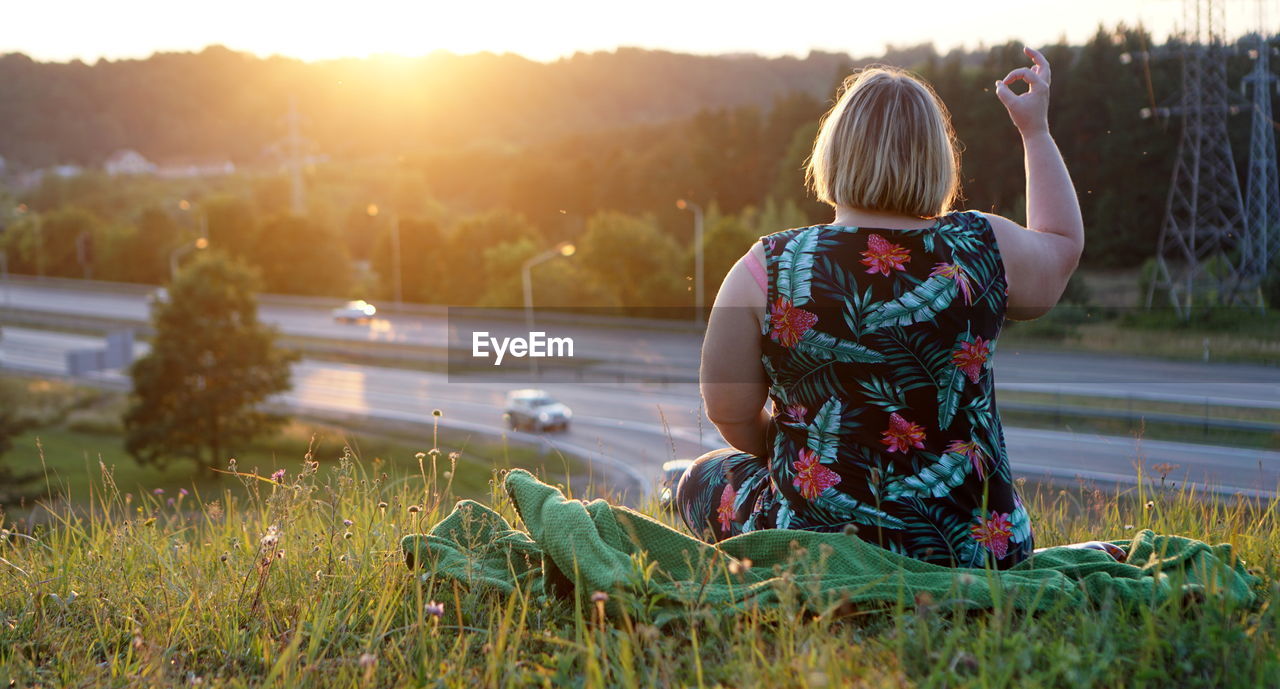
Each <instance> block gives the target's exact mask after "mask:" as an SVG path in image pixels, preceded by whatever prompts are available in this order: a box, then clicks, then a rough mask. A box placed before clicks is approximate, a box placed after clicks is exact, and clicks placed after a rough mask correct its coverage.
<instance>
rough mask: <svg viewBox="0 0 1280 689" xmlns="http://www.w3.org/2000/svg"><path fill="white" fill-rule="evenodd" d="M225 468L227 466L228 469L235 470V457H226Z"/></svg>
mask: <svg viewBox="0 0 1280 689" xmlns="http://www.w3.org/2000/svg"><path fill="white" fill-rule="evenodd" d="M227 468H228V469H230V470H231V471H235V470H236V458H235V457H232V458H231V459H228V460H227Z"/></svg>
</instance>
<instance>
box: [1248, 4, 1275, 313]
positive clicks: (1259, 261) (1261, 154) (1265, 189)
mask: <svg viewBox="0 0 1280 689" xmlns="http://www.w3.org/2000/svg"><path fill="white" fill-rule="evenodd" d="M1258 7H1259V14H1261V7H1262V5H1261V3H1259V6H1258ZM1259 19H1261V17H1259ZM1259 24H1261V21H1260V22H1259ZM1257 40H1258V46H1257V48H1256V49H1254V50H1251V51H1249V52H1250V55H1251V57H1253V58H1254V63H1253V71H1252V72H1250V73H1249V75H1248V76H1246V77H1245V78H1244V83H1245V86H1252V87H1253V103H1252V108H1253V117H1252V126H1251V128H1250V134H1249V181H1248V192H1247V193H1246V195H1245V200H1244V208H1245V218H1246V227H1247V228H1248V233H1247V234H1246V235H1245V241H1244V244H1243V246H1242V252H1241V259H1242V266H1241V267H1242V269H1243V272H1244V273H1245V276H1246V280H1247V284H1248V286H1249V287H1255V288H1256V287H1257V286H1258V285H1259V284H1260V283H1261V281H1262V280H1263V279H1264V278H1265V277H1266V276H1267V270H1268V268H1269V266H1270V265H1271V261H1272V259H1273V258H1275V255H1276V250H1277V249H1280V177H1278V176H1277V175H1276V134H1275V122H1274V121H1273V120H1272V115H1271V91H1272V89H1273V88H1274V87H1273V84H1276V85H1277V86H1280V83H1278V82H1277V79H1276V77H1275V75H1274V74H1272V73H1271V69H1270V62H1271V60H1270V53H1271V46H1270V45H1268V44H1267V39H1266V36H1265V35H1263V34H1262V33H1261V32H1259V33H1258V36H1257Z"/></svg>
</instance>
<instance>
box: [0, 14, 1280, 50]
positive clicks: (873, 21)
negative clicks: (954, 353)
mask: <svg viewBox="0 0 1280 689" xmlns="http://www.w3.org/2000/svg"><path fill="white" fill-rule="evenodd" d="M1222 1H1223V2H1225V11H1226V26H1227V34H1228V35H1229V36H1236V35H1239V34H1242V33H1245V32H1247V31H1250V30H1254V29H1255V27H1257V26H1258V25H1259V8H1260V6H1262V7H1264V9H1265V16H1264V17H1263V22H1264V23H1263V25H1264V26H1270V27H1271V31H1276V30H1280V26H1277V25H1278V24H1280V0H1261V2H1259V0H1222ZM1182 6H1183V2H1182V0H1019V1H1014V0H971V1H969V2H962V1H958V0H774V1H773V2H759V1H757V0H737V1H733V2H727V1H724V0H683V1H678V0H631V1H629V2H614V1H612V0H449V1H448V2H441V1H440V0H399V1H392V0H357V1H354V2H353V1H351V0H346V1H342V2H335V1H333V0H310V1H309V2H298V1H296V0H221V1H220V2H217V3H212V2H207V1H206V2H190V1H189V0H110V1H106V2H104V1H103V0H88V1H84V0H20V1H19V0H0V54H3V53H8V52H21V53H26V54H27V55H30V56H31V57H33V58H35V59H37V60H42V61H68V60H72V59H77V58H78V59H82V60H84V61H86V62H93V61H95V60H97V59H99V58H107V59H118V58H137V57H146V56H148V55H150V54H152V53H154V52H157V51H199V50H201V49H202V48H204V47H205V46H208V45H212V44H221V45H225V46H227V47H228V48H231V49H233V50H240V51H245V52H250V53H254V54H257V55H260V56H267V55H277V54H278V55H287V56H291V57H296V58H301V59H304V60H323V59H330V58H339V57H366V56H369V55H375V54H398V55H405V56H417V55H424V54H427V53H431V52H433V51H436V50H447V51H450V52H454V53H460V54H465V53H473V52H480V51H490V52H498V53H502V52H512V53H518V54H521V55H524V56H526V57H529V58H531V59H535V60H542V61H550V60H555V59H557V58H560V57H565V56H568V55H572V54H573V53H575V52H579V51H582V52H592V51H599V50H613V49H615V48H617V47H619V46H634V47H643V48H655V49H665V50H672V51H677V52H688V53H701V54H716V53H746V52H750V53H758V54H762V55H769V56H776V55H797V56H803V55H805V54H807V53H808V52H809V51H810V50H814V49H816V50H826V51H833V52H844V53H850V54H852V55H855V56H875V55H879V54H881V53H882V52H883V51H884V49H885V47H886V45H897V46H907V45H914V44H918V43H922V42H926V41H932V42H933V43H934V44H935V45H936V46H937V47H938V48H939V50H941V51H943V52H945V51H946V50H949V49H951V48H953V47H975V46H978V45H979V44H986V45H992V44H997V43H1003V42H1004V41H1006V40H1010V39H1013V40H1018V41H1023V42H1027V43H1030V44H1033V45H1038V44H1043V43H1047V42H1052V41H1056V40H1057V39H1059V38H1063V37H1065V38H1066V39H1067V40H1068V41H1071V42H1082V41H1084V40H1086V39H1088V38H1089V37H1090V36H1091V35H1092V34H1093V33H1094V31H1096V29H1097V27H1098V25H1099V23H1101V24H1103V25H1106V26H1107V27H1109V28H1110V27H1114V26H1115V25H1116V24H1118V23H1120V22H1125V23H1128V24H1131V25H1135V24H1138V23H1141V24H1143V25H1144V26H1146V27H1147V28H1148V29H1149V30H1150V31H1151V32H1152V33H1153V34H1154V35H1155V36H1156V38H1157V40H1163V38H1164V37H1166V36H1168V35H1169V34H1170V33H1171V32H1173V31H1175V30H1176V29H1177V28H1178V27H1179V26H1181V25H1182V19H1181V15H1182Z"/></svg>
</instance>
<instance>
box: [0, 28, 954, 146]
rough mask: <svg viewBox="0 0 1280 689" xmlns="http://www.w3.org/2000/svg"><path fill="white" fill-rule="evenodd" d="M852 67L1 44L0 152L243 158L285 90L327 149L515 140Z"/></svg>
mask: <svg viewBox="0 0 1280 689" xmlns="http://www.w3.org/2000/svg"><path fill="white" fill-rule="evenodd" d="M913 50H916V51H919V50H921V49H918V48H917V49H913ZM929 52H931V50H930V51H929ZM852 62H853V61H852V60H851V58H849V57H848V56H847V55H840V54H833V53H812V54H810V55H809V56H808V57H806V58H804V59H797V58H791V57H782V58H764V57H759V56H754V55H732V56H695V55H685V54H676V53H668V52H659V51H649V50H640V49H630V48H624V49H619V50H617V51H615V52H609V53H590V54H585V53H580V54H576V55H574V56H573V57H570V58H565V59H562V60H558V61H556V62H552V63H540V62H534V61H531V60H528V59H525V58H523V57H520V56H517V55H510V54H506V55H494V54H489V53H480V54H475V55H466V56H457V55H452V54H449V53H437V54H433V55H430V56H428V57H424V58H418V59H381V58H374V59H365V60H357V59H347V60H337V61H328V62H319V63H305V62H301V61H298V60H293V59H286V58H279V57H273V58H267V59H263V58H258V57H255V56H252V55H248V54H243V53H237V52H233V51H231V50H228V49H226V48H222V47H210V48H206V49H205V50H204V51H202V52H200V53H161V54H156V55H154V56H152V57H150V58H148V59H145V60H120V61H114V62H113V61H105V60H103V61H98V62H97V63H95V64H92V65H89V64H85V63H83V62H79V61H76V62H71V63H40V62H35V61H33V60H31V59H30V58H28V57H26V56H25V55H21V54H9V55H5V56H0V122H3V123H4V126H3V127H0V156H4V157H5V158H6V159H8V161H9V162H10V163H11V164H17V165H21V166H44V165H50V164H53V163H79V164H98V163H101V161H102V160H103V159H105V158H106V157H107V156H108V155H110V154H111V153H112V152H113V151H116V150H118V149H122V148H132V149H135V150H137V151H139V152H141V153H142V154H143V155H144V156H146V157H148V158H150V159H153V160H157V159H158V160H165V159H171V158H180V157H192V156H195V157H199V156H210V157H212V156H216V157H230V158H231V159H232V160H234V161H236V162H238V163H244V162H252V161H254V160H257V159H261V158H262V157H263V156H266V155H269V154H270V152H271V148H272V146H273V145H275V143H276V142H277V141H279V140H280V139H281V138H282V137H283V135H284V131H285V130H284V116H285V114H286V112H287V111H288V107H289V101H290V99H294V100H296V103H297V106H298V109H299V111H300V113H301V114H302V116H303V118H304V124H303V133H304V134H305V136H306V137H307V138H308V139H310V147H311V148H313V149H314V150H315V151H317V152H321V153H327V154H331V155H336V156H348V155H367V154H380V153H397V154H398V153H405V152H423V151H430V150H433V149H439V148H441V147H447V148H453V147H456V146H457V145H459V144H463V143H470V142H485V143H492V144H504V143H523V142H529V141H536V140H545V139H548V138H554V137H558V136H561V135H564V134H566V133H570V132H583V131H590V130H593V129H598V128H611V127H617V126H619V125H630V124H640V123H658V122H664V121H668V120H672V119H677V118H685V117H688V116H690V115H692V114H694V113H696V112H698V111H699V110H702V109H705V108H720V107H732V106H740V105H749V104H755V105H760V106H768V105H769V104H771V103H772V102H773V101H774V99H775V97H777V96H779V95H783V94H786V93H789V92H792V91H802V92H805V93H807V94H810V95H812V96H815V97H818V98H824V99H825V98H826V97H827V96H828V95H829V94H830V92H831V89H832V87H833V85H834V84H835V83H836V80H837V78H838V76H839V75H840V74H841V73H842V72H844V71H845V70H847V69H848V67H849V65H850V64H852Z"/></svg>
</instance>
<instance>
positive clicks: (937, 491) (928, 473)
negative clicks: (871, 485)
mask: <svg viewBox="0 0 1280 689" xmlns="http://www.w3.org/2000/svg"><path fill="white" fill-rule="evenodd" d="M916 456H918V457H926V458H927V457H933V455H930V454H928V453H926V452H919V453H917V455H916ZM971 466H972V463H971V462H970V461H969V458H968V457H966V456H965V455H963V454H961V453H957V452H948V453H946V454H944V455H942V456H941V457H934V458H933V461H930V462H928V464H927V465H926V466H925V467H924V468H923V469H921V470H920V471H919V472H918V473H915V474H911V475H909V476H894V477H891V478H890V479H889V480H888V481H886V482H885V484H884V488H883V491H884V492H883V497H884V499H886V500H897V499H899V498H905V497H915V498H941V497H943V496H945V495H947V494H949V493H950V492H951V489H953V488H955V487H956V486H959V485H960V484H962V483H964V480H965V478H967V477H968V475H969V469H970V467H971Z"/></svg>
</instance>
